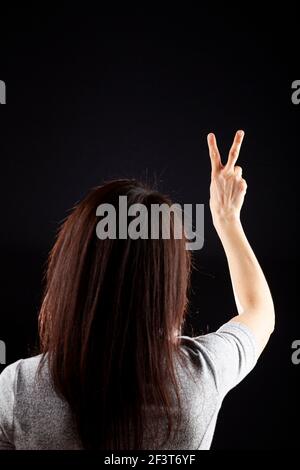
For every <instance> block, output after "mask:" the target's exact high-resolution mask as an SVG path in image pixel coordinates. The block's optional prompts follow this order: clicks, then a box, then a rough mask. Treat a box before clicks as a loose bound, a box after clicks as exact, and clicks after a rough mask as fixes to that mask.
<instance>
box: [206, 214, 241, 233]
mask: <svg viewBox="0 0 300 470" xmlns="http://www.w3.org/2000/svg"><path fill="white" fill-rule="evenodd" d="M212 217H213V224H214V227H215V229H216V231H217V232H218V233H219V234H220V233H222V232H228V231H241V230H243V227H242V223H241V220H240V216H239V215H237V214H231V215H226V216H224V215H221V214H218V215H213V216H212Z"/></svg>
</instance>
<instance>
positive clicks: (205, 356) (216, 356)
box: [180, 322, 258, 394]
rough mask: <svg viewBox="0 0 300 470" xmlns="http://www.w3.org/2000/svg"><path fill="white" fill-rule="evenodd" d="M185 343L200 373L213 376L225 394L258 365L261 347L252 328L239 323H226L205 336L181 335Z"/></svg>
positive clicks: (182, 341)
mask: <svg viewBox="0 0 300 470" xmlns="http://www.w3.org/2000/svg"><path fill="white" fill-rule="evenodd" d="M180 339H181V346H182V348H183V350H184V351H185V352H186V354H187V355H188V357H189V359H190V361H191V362H192V363H193V365H194V368H196V369H197V370H198V371H199V372H200V373H201V372H207V374H209V375H210V376H211V377H213V379H214V382H215V384H216V386H217V389H218V390H219V391H220V392H221V393H222V394H225V393H227V391H229V390H230V389H231V388H233V387H234V386H235V385H237V384H238V383H239V382H240V381H241V380H242V379H243V378H244V377H245V376H246V375H247V374H248V373H249V372H250V371H251V370H252V369H253V367H254V366H255V364H256V361H257V358H258V348H257V344H256V340H255V337H254V334H253V333H252V331H251V330H250V329H249V328H248V327H246V326H245V325H243V324H241V323H237V322H228V323H225V324H224V325H223V326H221V328H219V329H218V330H217V331H215V332H212V333H208V334H205V335H202V336H196V337H189V336H181V337H180Z"/></svg>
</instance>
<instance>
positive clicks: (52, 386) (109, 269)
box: [0, 131, 274, 450]
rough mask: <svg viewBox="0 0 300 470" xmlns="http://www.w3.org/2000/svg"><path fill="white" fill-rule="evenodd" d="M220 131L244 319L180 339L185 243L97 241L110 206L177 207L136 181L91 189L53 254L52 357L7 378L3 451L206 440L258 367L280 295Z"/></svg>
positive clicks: (221, 226) (224, 197)
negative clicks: (254, 237) (245, 221)
mask: <svg viewBox="0 0 300 470" xmlns="http://www.w3.org/2000/svg"><path fill="white" fill-rule="evenodd" d="M243 136H244V133H243V132H242V131H239V132H237V133H236V136H235V139H234V142H233V145H232V148H231V150H230V153H229V156H228V161H227V163H226V165H223V164H222V163H221V158H220V155H219V151H218V148H217V144H216V139H215V136H214V135H213V134H209V136H208V145H209V152H210V158H211V166H212V173H211V187H210V209H211V213H212V219H213V223H214V227H215V229H216V231H217V233H218V235H219V237H220V240H221V242H222V244H223V247H224V250H225V254H226V256H227V260H228V264H229V268H230V275H231V280H232V285H233V291H234V295H235V300H236V305H237V310H238V313H239V315H237V316H234V317H233V318H232V319H231V320H230V321H229V322H227V323H226V324H224V325H223V326H222V327H221V328H220V329H219V330H218V331H216V332H214V333H210V334H207V335H204V336H199V337H194V338H191V337H187V336H181V334H180V333H181V329H182V325H183V323H184V319H185V313H186V310H187V305H188V301H187V296H188V287H189V278H190V268H191V260H190V254H189V251H187V250H186V249H185V239H184V237H183V238H181V239H180V238H176V237H175V236H174V220H175V218H174V217H175V216H174V217H173V218H171V232H170V233H171V236H170V238H169V239H164V238H162V237H159V239H136V240H132V239H130V238H128V239H120V238H119V239H113V238H106V239H103V240H99V238H98V237H97V236H96V225H97V222H98V218H97V217H96V210H97V207H98V206H99V205H100V204H107V203H109V204H112V205H113V206H114V207H117V202H118V198H119V196H124V195H125V196H127V198H128V204H136V203H139V204H144V205H145V206H146V207H150V205H151V204H162V203H165V204H168V205H171V201H170V200H169V199H168V198H167V197H165V196H163V195H162V194H160V193H158V192H156V191H153V190H151V189H149V188H148V187H146V186H144V185H142V184H140V183H138V182H136V181H134V180H118V181H112V182H110V183H108V184H105V185H103V186H102V187H99V188H96V189H94V190H92V191H91V192H90V193H89V194H88V196H87V197H86V198H85V199H84V200H83V201H82V202H80V203H79V204H78V205H77V206H76V207H75V209H74V210H73V212H72V213H71V215H69V217H68V218H67V219H66V221H65V222H64V224H63V225H62V227H61V229H60V232H59V235H58V238H57V240H56V243H55V245H54V247H53V249H52V251H51V254H50V258H49V264H48V270H47V282H46V289H45V295H44V300H43V304H42V308H41V312H40V317H39V320H40V321H39V325H40V339H41V354H40V355H38V356H35V357H32V358H29V359H25V360H19V361H17V362H16V363H14V364H11V365H10V366H8V367H7V368H6V369H5V370H4V371H3V372H2V374H1V376H0V448H2V449H110V450H118V449H130V448H133V449H208V448H209V447H210V445H211V441H212V438H213V433H214V429H215V424H216V419H217V415H218V412H219V409H220V406H221V404H222V400H223V398H224V397H225V395H226V394H227V392H228V391H229V390H230V389H232V388H233V387H235V386H236V385H237V384H238V383H239V382H240V381H241V380H242V379H243V378H244V377H245V376H246V375H247V374H248V373H249V372H250V370H251V369H252V368H253V367H254V365H255V364H256V361H257V358H258V357H259V355H260V354H261V352H262V350H263V349H264V347H265V345H266V343H267V341H268V339H269V337H270V335H271V333H272V331H273V329H274V308H273V302H272V297H271V294H270V291H269V288H268V285H267V282H266V280H265V277H264V275H263V272H262V270H261V268H260V266H259V264H258V261H257V260H256V258H255V255H254V253H253V251H252V249H251V247H250V245H249V243H248V241H247V239H246V236H245V234H244V231H243V228H242V225H241V222H240V210H241V207H242V204H243V200H244V196H245V193H246V182H245V180H244V179H242V170H241V168H240V167H238V166H235V164H236V161H237V158H238V155H239V151H240V147H241V143H242V140H243Z"/></svg>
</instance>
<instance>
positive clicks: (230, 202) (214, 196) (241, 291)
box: [208, 131, 275, 353]
mask: <svg viewBox="0 0 300 470" xmlns="http://www.w3.org/2000/svg"><path fill="white" fill-rule="evenodd" d="M243 137H244V132H243V131H239V132H237V133H236V135H235V139H234V142H233V145H232V147H231V150H230V152H229V156H228V161H227V163H226V165H225V166H223V165H222V162H221V158H220V154H219V151H218V147H217V143H216V138H215V136H214V134H209V135H208V146H209V153H210V158H211V165H212V174H211V186H210V209H211V213H212V218H213V223H214V227H215V229H216V231H217V233H218V235H219V238H220V240H221V242H222V245H223V248H224V251H225V254H226V257H227V261H228V265H229V270H230V276H231V282H232V286H233V291H234V295H235V301H236V305H237V309H238V312H239V315H238V316H235V317H233V318H232V320H231V321H233V322H234V321H237V322H240V323H244V324H245V325H246V326H248V327H249V328H250V329H251V330H252V332H253V334H254V335H255V337H256V339H257V344H258V347H259V351H258V352H259V353H261V352H262V350H263V349H264V347H265V346H266V344H267V342H268V340H269V337H270V335H271V333H272V331H273V330H274V323H275V314H274V306H273V300H272V296H271V293H270V290H269V287H268V284H267V281H266V279H265V276H264V274H263V271H262V269H261V267H260V265H259V263H258V261H257V259H256V257H255V254H254V252H253V250H252V248H251V246H250V244H249V242H248V240H247V238H246V235H245V232H244V230H243V227H242V224H241V221H240V211H241V207H242V205H243V202H244V197H245V193H246V189H247V184H246V182H245V180H244V179H243V178H242V169H241V168H240V167H238V166H235V163H236V161H237V159H238V156H239V151H240V147H241V144H242V141H243Z"/></svg>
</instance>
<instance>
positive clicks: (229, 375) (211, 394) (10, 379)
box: [0, 322, 257, 450]
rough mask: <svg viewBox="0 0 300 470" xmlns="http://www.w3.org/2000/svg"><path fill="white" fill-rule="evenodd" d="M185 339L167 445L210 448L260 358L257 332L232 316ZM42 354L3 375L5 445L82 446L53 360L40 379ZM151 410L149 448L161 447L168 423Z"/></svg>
mask: <svg viewBox="0 0 300 470" xmlns="http://www.w3.org/2000/svg"><path fill="white" fill-rule="evenodd" d="M181 341H182V342H181V344H182V346H181V347H182V348H183V349H184V353H185V355H186V357H187V359H188V368H183V367H182V366H178V369H177V370H178V379H179V383H180V397H181V403H182V410H183V414H182V419H181V421H180V423H181V424H180V427H179V429H178V431H177V433H176V436H175V437H174V438H173V439H172V441H171V442H168V443H167V445H166V446H165V447H164V449H168V450H171V449H172V450H175V449H178V450H189V449H192V450H195V449H209V448H210V445H211V442H212V438H213V434H214V430H215V425H216V420H217V416H218V412H219V410H220V407H221V404H222V400H223V398H224V397H225V395H226V394H227V392H229V390H231V389H232V388H233V387H235V386H236V385H237V384H238V383H239V382H240V381H241V380H242V379H243V378H244V377H245V376H246V375H247V374H248V373H249V372H250V371H251V369H252V368H253V367H254V365H255V364H256V361H257V351H256V343H255V338H254V336H253V334H252V332H251V331H250V330H249V329H248V328H247V327H246V326H244V325H242V324H240V323H235V322H229V323H226V324H225V325H223V326H222V327H221V328H219V330H217V331H216V332H214V333H209V334H206V335H203V336H198V337H194V338H191V337H188V336H181ZM40 359H41V356H40V355H39V356H35V357H32V358H29V359H21V360H19V361H17V362H15V363H14V364H11V365H9V366H8V367H6V368H5V369H4V371H3V372H2V374H1V375H0V449H30V450H39V449H56V450H58V449H68V450H73V449H81V445H80V441H79V438H78V435H77V432H76V428H75V425H74V422H73V420H72V417H71V413H70V410H69V406H68V404H67V403H66V402H65V401H64V400H63V399H61V398H60V397H59V396H58V395H57V394H56V393H55V391H54V389H53V387H52V384H51V380H50V376H49V371H48V367H47V366H45V367H44V368H43V370H42V374H41V376H40V378H39V379H38V380H37V377H36V371H37V367H38V365H39V362H40ZM45 364H46V363H45ZM187 369H189V370H187ZM191 372H192V374H191ZM175 411H176V410H175ZM149 412H150V416H151V430H150V428H149V429H148V430H147V429H145V437H144V445H143V448H145V449H151V450H155V447H154V446H153V440H152V438H151V437H150V436H151V435H153V431H154V433H155V435H156V436H159V435H160V434H161V433H162V432H163V430H164V428H165V424H166V423H165V422H164V421H163V418H162V417H161V416H160V413H159V410H153V409H151V410H150V409H149ZM161 449H162V447H161Z"/></svg>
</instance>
